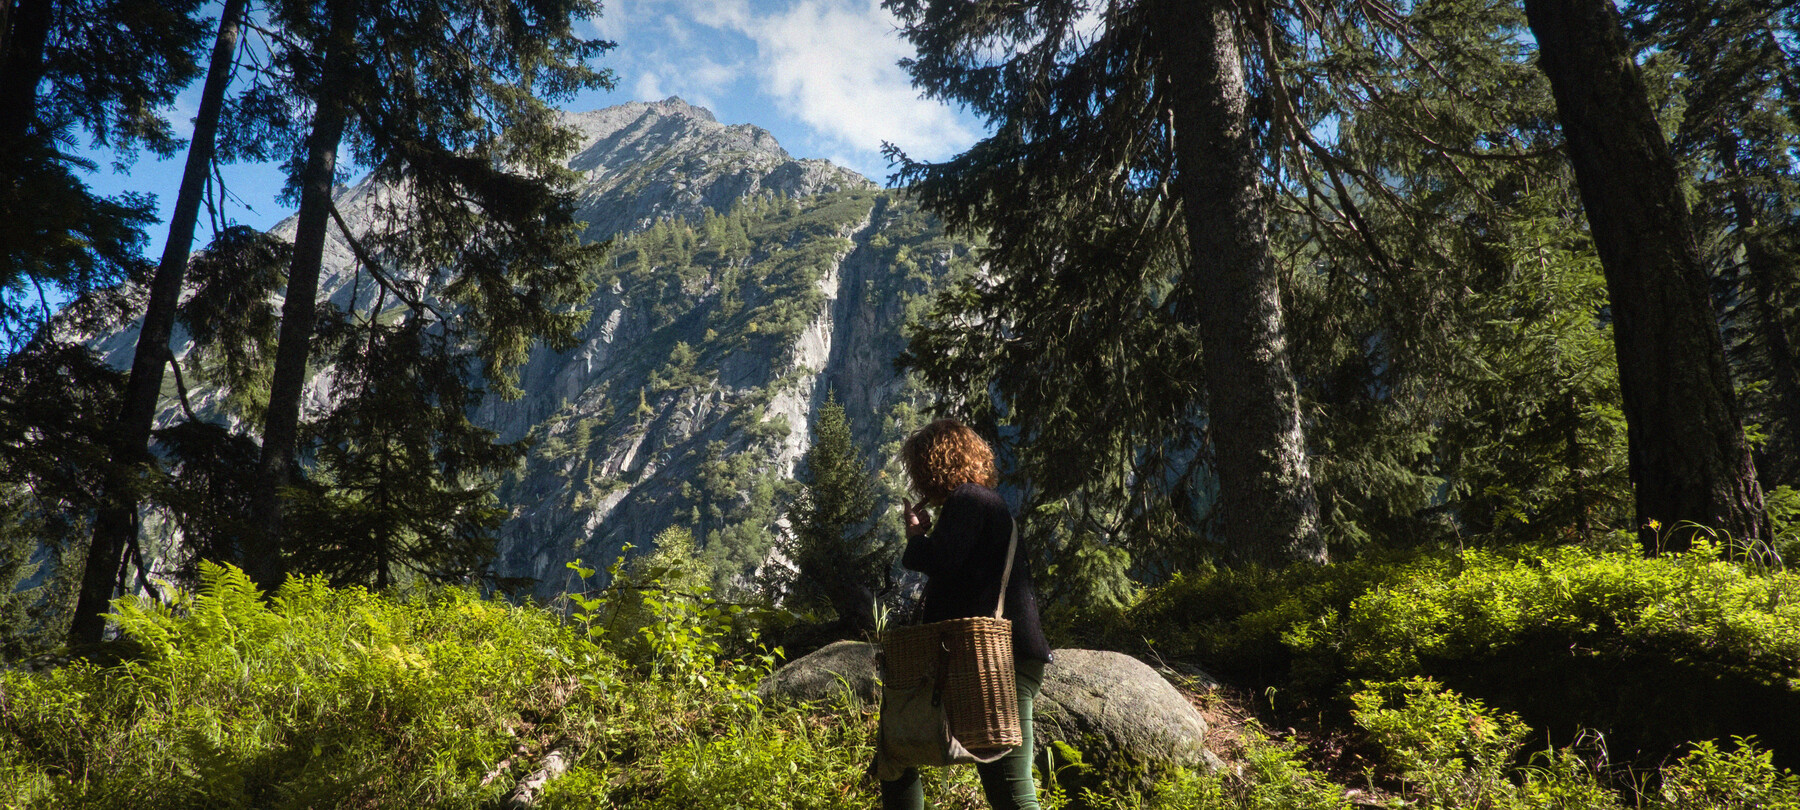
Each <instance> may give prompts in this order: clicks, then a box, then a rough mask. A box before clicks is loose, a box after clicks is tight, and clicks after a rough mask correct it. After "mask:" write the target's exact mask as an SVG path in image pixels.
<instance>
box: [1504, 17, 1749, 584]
mask: <svg viewBox="0 0 1800 810" xmlns="http://www.w3.org/2000/svg"><path fill="white" fill-rule="evenodd" d="M1525 13H1526V15H1527V17H1528V19H1529V20H1530V22H1531V30H1532V33H1533V34H1535V35H1536V37H1537V41H1538V48H1539V59H1538V64H1539V66H1540V67H1541V68H1542V69H1543V71H1544V73H1545V75H1546V76H1548V77H1549V78H1550V85H1551V89H1552V91H1553V92H1554V94H1555V97H1556V108H1557V114H1558V119H1559V120H1560V122H1561V124H1562V131H1563V135H1564V137H1566V138H1567V140H1568V149H1569V159H1570V162H1571V163H1572V164H1573V166H1574V169H1575V179H1576V182H1577V185H1578V186H1579V188H1580V190H1581V202H1582V209H1583V210H1584V211H1585V212H1586V214H1587V220H1588V226H1589V231H1590V233H1591V234H1592V236H1593V239H1594V245H1595V248H1596V250H1597V251H1598V253H1599V254H1600V263H1601V266H1602V267H1603V268H1604V269H1605V272H1606V282H1607V290H1608V298H1609V300H1610V305H1611V307H1610V309H1611V314H1612V320H1613V336H1614V341H1615V346H1616V348H1617V352H1618V362H1619V385H1620V389H1621V391H1622V393H1623V397H1624V407H1625V420H1626V426H1627V431H1628V437H1627V438H1628V453H1629V458H1630V469H1631V479H1632V484H1633V485H1634V486H1635V488H1636V497H1637V521H1638V524H1639V528H1638V537H1639V539H1640V541H1641V543H1642V545H1643V546H1644V549H1645V551H1646V552H1649V553H1657V552H1659V551H1661V550H1664V549H1665V548H1667V549H1669V550H1679V549H1684V548H1686V547H1687V546H1688V545H1689V544H1690V543H1691V542H1692V539H1693V533H1692V532H1691V531H1688V530H1686V529H1685V528H1684V526H1683V521H1692V522H1694V523H1698V524H1703V525H1706V526H1710V527H1714V528H1718V529H1722V530H1724V531H1727V532H1729V533H1731V535H1732V536H1734V537H1736V538H1738V539H1740V540H1745V541H1749V540H1766V539H1767V538H1768V524H1767V521H1766V519H1765V516H1764V513H1763V498H1762V488H1761V486H1760V485H1759V484H1758V483H1757V480H1756V469H1755V466H1754V465H1753V464H1752V462H1751V458H1750V448H1749V445H1748V443H1746V442H1745V440H1744V431H1743V426H1742V423H1741V421H1740V418H1739V415H1738V407H1737V401H1736V395H1735V393H1734V392H1733V389H1732V385H1731V378H1730V373H1729V371H1728V369H1727V368H1726V363H1725V354H1724V349H1723V346H1722V344H1721V342H1720V338H1719V332H1718V327H1717V324H1716V322H1715V320H1714V315H1713V310H1712V307H1711V304H1710V303H1709V301H1708V299H1707V281H1706V272H1705V268H1704V266H1703V264H1702V261H1701V257H1700V248H1699V244H1698V241H1697V239H1696V235H1695V228H1694V223H1693V218H1692V216H1691V215H1690V212H1689V210H1688V203H1687V199H1686V198H1685V197H1684V196H1683V192H1682V188H1681V183H1680V179H1679V176H1678V174H1677V171H1676V166H1675V161H1674V159H1673V158H1672V157H1671V155H1670V153H1669V148H1668V144H1667V143H1666V142H1665V140H1664V138H1663V132H1662V127H1661V125H1660V124H1659V123H1658V122H1657V120H1656V115H1655V113H1654V111H1653V110H1652V109H1651V107H1650V101H1649V96H1648V94H1647V92H1646V91H1645V88H1644V82H1643V79H1642V77H1641V76H1640V74H1639V70H1638V66H1637V64H1636V62H1634V61H1633V60H1632V56H1631V53H1630V51H1629V50H1628V49H1627V48H1626V45H1625V39H1624V34H1623V30H1622V29H1621V27H1620V22H1619V13H1618V9H1617V7H1616V6H1614V5H1613V3H1611V2H1610V1H1609V0H1526V3H1525ZM1653 524H1654V525H1653ZM1656 526H1661V527H1664V529H1665V531H1666V537H1665V536H1664V532H1659V531H1658V529H1657V528H1656Z"/></svg>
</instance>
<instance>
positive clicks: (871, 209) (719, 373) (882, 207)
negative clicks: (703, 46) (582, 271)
mask: <svg viewBox="0 0 1800 810" xmlns="http://www.w3.org/2000/svg"><path fill="white" fill-rule="evenodd" d="M569 122H570V123H571V124H572V125H573V126H574V127H575V128H576V129H578V130H579V131H580V132H581V134H582V140H581V146H580V147H579V149H578V150H577V151H576V152H575V154H574V157H573V158H572V159H571V160H570V165H571V167H572V168H575V169H576V170H578V171H580V172H582V173H583V174H584V176H585V178H586V184H585V186H584V187H583V189H582V191H581V201H582V202H581V213H580V216H581V217H582V218H583V219H584V220H586V221H587V222H588V223H589V225H588V228H587V232H586V235H587V238H590V239H594V240H602V239H614V240H615V242H614V246H613V251H612V255H611V259H610V262H609V266H608V267H607V268H605V269H604V270H603V271H602V272H601V274H600V277H599V278H597V279H595V281H596V291H595V293H594V294H593V296H592V298H591V300H590V301H589V308H590V311H591V319H590V320H589V322H588V323H587V325H586V327H585V328H584V329H583V330H582V331H581V333H580V335H579V343H578V345H576V346H575V347H573V348H572V349H570V350H568V351H563V352H552V351H549V350H547V349H540V350H538V351H536V352H535V353H534V354H533V355H532V357H531V359H530V361H529V362H528V363H527V365H526V366H525V367H524V368H523V369H522V373H521V376H520V381H519V382H520V386H521V388H522V389H523V390H524V391H525V392H526V393H525V395H524V396H523V397H521V398H519V399H516V400H513V401H502V400H500V399H498V398H495V397H490V398H488V400H487V401H486V402H485V403H484V404H483V405H482V406H481V407H480V408H479V410H478V413H477V414H476V416H477V421H478V422H479V423H482V424H485V425H487V426H489V427H491V428H493V429H495V430H497V431H499V432H500V434H501V437H502V438H503V439H504V440H518V439H528V440H530V441H531V442H532V449H531V451H530V453H529V455H528V458H527V460H526V462H525V464H524V465H523V466H522V467H521V468H519V469H518V470H516V471H515V472H514V473H513V474H512V475H511V476H510V478H509V479H508V480H506V481H505V482H504V483H503V485H502V486H501V489H500V496H501V499H502V503H503V505H504V506H506V507H507V508H508V509H509V510H510V515H511V516H510V518H509V519H508V520H507V521H506V523H505V525H504V526H503V527H502V529H501V532H500V542H499V559H498V560H497V562H496V564H495V571H494V573H495V574H497V575H498V576H501V577H509V578H531V579H535V580H537V582H538V584H537V591H538V593H539V594H540V595H544V596H549V595H553V594H555V593H557V592H560V591H561V590H562V589H563V588H564V587H565V586H566V585H567V584H568V582H569V572H568V571H567V570H566V567H565V565H564V564H565V563H566V562H569V561H571V560H574V559H576V558H581V559H584V560H586V561H587V562H588V563H590V564H593V563H596V562H598V563H602V564H604V563H606V562H608V561H610V560H611V559H612V558H613V557H614V556H616V555H617V554H619V553H621V549H623V548H624V547H625V546H626V545H627V544H630V545H632V546H633V547H635V548H636V549H637V550H638V551H639V552H642V551H645V550H648V549H649V547H650V546H651V545H652V538H654V537H656V535H657V534H658V533H659V532H661V531H662V530H663V529H665V528H667V527H670V526H677V525H678V526H683V527H686V528H688V529H689V530H690V531H691V533H692V534H693V536H694V537H695V538H696V539H697V540H698V541H699V544H700V549H699V551H700V556H701V558H702V559H704V560H706V561H708V562H709V563H710V564H711V565H712V566H713V570H714V572H715V579H716V580H717V581H718V582H719V583H721V584H726V583H729V582H731V581H733V580H736V579H739V578H741V577H743V576H745V575H747V574H748V573H749V572H750V571H752V570H753V569H754V568H755V567H756V566H757V565H758V564H760V563H762V562H763V561H764V559H765V558H766V557H767V554H768V551H769V548H770V544H771V542H772V541H773V538H774V532H775V530H776V523H777V521H778V519H779V517H780V508H781V506H782V504H783V502H784V500H785V498H786V497H787V496H788V495H789V494H791V492H792V489H793V485H792V483H791V481H790V479H791V478H792V476H793V474H794V472H795V466H796V462H797V461H798V460H799V458H800V457H801V456H802V455H803V454H804V452H805V450H806V448H807V447H808V444H809V438H810V432H809V426H810V425H811V424H812V422H813V420H814V415H815V414H816V412H817V410H818V407H819V406H820V405H821V404H822V403H823V402H824V401H825V399H826V397H827V396H828V392H835V396H836V397H837V398H838V399H839V401H841V402H842V403H843V404H844V406H845V409H846V412H847V415H848V416H849V418H850V420H851V423H852V425H853V426H854V428H855V430H856V431H857V434H858V436H859V439H860V440H861V441H860V443H861V445H862V447H863V450H864V452H865V453H867V454H869V455H871V456H874V457H877V458H881V459H886V458H888V457H890V456H891V454H892V452H893V450H894V445H895V443H896V442H897V441H898V440H899V439H900V438H901V437H903V436H904V435H905V432H906V431H908V430H910V429H911V428H912V427H913V426H914V425H915V424H916V422H917V417H916V416H915V414H916V405H917V404H918V403H917V402H916V398H917V394H916V392H914V391H913V390H912V389H911V388H909V386H908V383H907V381H906V380H904V379H902V378H901V377H900V376H899V375H898V374H897V373H896V371H895V370H894V367H893V359H894V357H895V356H896V355H897V354H898V353H899V352H900V350H901V349H902V348H903V346H904V338H903V336H902V333H901V326H902V324H903V323H904V322H905V321H906V318H907V317H908V314H909V312H911V311H913V310H916V309H917V308H918V307H920V306H922V302H923V299H924V296H926V295H927V294H928V293H929V291H930V290H931V289H932V288H933V287H934V286H936V285H937V284H938V283H939V281H940V280H941V279H943V278H944V277H945V275H946V274H947V273H949V272H951V271H952V270H953V269H955V268H957V267H959V266H961V265H962V264H964V263H966V262H967V258H966V256H967V253H968V250H967V247H966V246H964V245H961V244H958V243H955V242H952V241H950V240H947V239H945V238H944V237H943V236H942V234H941V232H940V231H939V229H938V228H937V227H936V225H935V224H934V223H932V222H930V221H929V220H928V219H927V218H926V217H924V216H923V215H921V214H920V213H919V212H918V211H917V210H916V209H915V208H914V207H912V205H911V204H910V203H908V202H906V201H904V200H901V199H898V198H897V197H896V195H895V194H894V193H892V192H889V191H886V190H883V189H881V188H879V187H878V186H876V185H875V184H873V183H871V182H869V181H868V180H867V179H865V178H863V177H861V176H860V175H857V174H855V173H854V172H851V171H849V170H847V169H843V168H840V167H838V166H835V165H832V164H830V163H828V162H826V161H821V160H796V159H794V158H792V157H791V156H789V155H788V154H787V152H785V151H784V150H782V148H781V147H780V146H779V145H778V144H777V143H776V142H775V140H774V138H773V137H771V136H770V135H769V134H768V133H767V132H765V131H763V130H761V129H759V128H756V127H753V126H748V125H739V126H724V125H722V124H720V123H718V122H717V121H716V120H715V119H714V118H713V116H712V114H711V113H709V112H707V111H706V110H704V109H700V108H697V107H693V106H691V105H689V104H687V103H685V102H683V101H681V100H680V99H676V98H670V99H666V100H664V101H661V102H655V103H640V102H634V103H630V104H624V105H620V106H617V107H612V108H608V109H604V110H599V111H595V112H588V113H571V114H569ZM386 193H387V191H386V190H385V189H383V188H380V187H378V186H376V185H374V184H372V183H369V182H368V181H364V182H363V183H361V184H358V185H356V186H353V187H350V188H347V189H345V190H343V191H342V192H340V195H339V198H338V199H339V207H340V208H341V209H342V210H344V212H345V216H346V219H347V220H348V221H349V222H350V224H351V225H352V227H353V228H360V227H363V226H365V225H368V224H370V223H371V222H372V219H373V218H374V217H375V216H377V213H376V211H377V209H378V207H379V203H380V202H381V200H382V199H383V197H384V194H386ZM275 232H276V233H277V234H278V235H283V236H291V234H292V232H293V223H292V221H291V220H290V221H289V222H286V223H283V224H282V225H280V226H278V227H277V228H276V229H275ZM338 238H339V235H338V234H337V233H335V232H334V233H333V238H332V242H331V243H330V244H328V245H327V250H326V265H327V266H326V276H325V278H324V279H323V281H322V284H321V289H322V292H321V295H322V296H329V297H331V298H332V299H333V300H335V301H337V302H338V303H339V304H340V305H342V304H348V303H349V298H350V297H351V296H355V295H359V294H366V293H367V286H368V285H366V284H365V285H362V292H361V293H359V292H358V289H359V288H358V287H357V285H356V284H355V283H354V282H355V274H354V262H353V258H352V256H351V254H350V251H349V249H348V247H347V245H345V244H343V243H341V242H339V241H337V240H338ZM98 345H100V346H101V347H102V349H103V350H110V351H111V353H113V354H117V355H118V356H119V358H120V359H123V360H124V361H125V362H127V363H128V362H129V352H130V341H129V340H128V339H126V336H125V335H119V336H114V337H112V338H109V339H103V340H101V341H98ZM120 347H122V349H121V348H120ZM326 376H328V375H320V379H321V382H320V383H319V384H318V385H316V386H315V387H314V389H313V390H312V391H310V392H309V403H310V404H311V409H312V410H313V411H314V412H315V413H316V412H318V411H319V410H321V409H322V408H323V407H325V406H326V405H328V403H329V401H330V398H331V392H330V390H329V389H328V388H327V387H326V386H325V384H324V383H323V382H322V380H323V378H324V377H326ZM170 411H171V412H170V413H169V414H168V416H169V418H171V419H172V418H174V417H175V414H176V412H177V411H176V409H175V408H173V407H171V409H170ZM896 469H897V468H896ZM895 491H896V492H897V490H895ZM890 530H897V525H896V526H894V527H890ZM596 567H603V565H601V566H596Z"/></svg>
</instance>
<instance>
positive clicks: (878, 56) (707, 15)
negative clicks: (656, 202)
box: [602, 0, 979, 171]
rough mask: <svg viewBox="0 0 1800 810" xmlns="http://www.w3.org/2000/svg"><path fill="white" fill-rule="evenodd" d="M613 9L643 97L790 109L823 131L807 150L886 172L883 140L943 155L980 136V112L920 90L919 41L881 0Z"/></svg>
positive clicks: (740, 1) (694, 2) (631, 0)
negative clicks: (909, 61) (914, 47)
mask: <svg viewBox="0 0 1800 810" xmlns="http://www.w3.org/2000/svg"><path fill="white" fill-rule="evenodd" d="M607 14H608V15H609V16H613V17H617V18H618V19H617V20H616V24H617V25H616V27H614V26H613V25H610V24H609V25H603V27H602V30H604V31H605V32H606V34H607V35H608V36H611V37H615V38H617V39H618V42H619V49H618V50H617V51H615V52H614V54H613V56H614V57H617V60H616V61H614V63H613V65H612V66H613V67H614V68H615V69H616V70H618V71H619V73H620V76H621V78H622V79H623V80H624V81H625V82H626V83H627V86H629V87H631V88H632V91H633V92H634V94H635V97H636V98H639V99H644V100H657V99H661V98H664V97H666V96H668V95H671V94H673V95H679V96H681V97H683V98H685V99H687V100H688V101H690V102H693V103H696V104H701V105H702V106H708V107H712V108H713V110H714V112H715V113H717V112H721V111H720V110H719V108H718V107H717V106H715V105H713V104H712V103H710V101H709V99H720V100H725V101H727V102H729V103H731V105H732V106H733V107H734V108H735V109H736V111H737V113H738V115H737V116H733V117H740V118H741V117H744V115H743V114H744V113H745V112H746V111H748V120H749V123H753V124H759V125H763V126H773V125H775V124H776V123H777V121H776V120H773V119H774V118H775V117H776V116H779V117H781V118H785V119H788V120H790V121H792V122H795V123H797V124H799V125H801V127H802V129H803V131H804V132H806V133H807V137H806V140H810V141H811V143H789V144H787V146H788V147H789V148H790V149H798V150H800V153H801V154H805V153H809V152H810V153H812V154H818V153H831V154H834V155H844V156H846V158H847V159H840V160H838V161H837V162H839V163H843V164H844V165H849V166H852V167H854V168H859V169H861V170H863V171H869V170H877V171H879V169H880V167H881V166H882V165H883V161H882V160H881V159H880V157H879V152H880V149H881V143H882V142H883V141H892V142H893V143H896V144H898V145H899V146H900V147H901V148H902V149H905V150H906V151H907V152H908V154H911V155H913V156H915V157H918V158H923V159H941V158H944V157H948V156H949V155H951V154H953V153H954V152H956V151H959V150H961V149H964V148H966V147H967V146H968V145H969V144H971V143H973V142H974V140H975V139H976V138H977V137H978V136H979V131H978V127H979V124H978V123H976V122H975V121H974V120H973V119H972V118H971V117H969V116H967V115H961V114H958V113H957V112H956V111H954V110H952V109H951V108H949V107H946V106H944V105H942V104H939V103H937V102H933V101H926V100H923V99H921V98H919V94H918V92H917V91H916V90H914V89H913V88H912V86H911V83H910V80H909V79H908V78H907V76H906V74H905V73H904V72H903V71H901V70H900V67H899V66H898V65H897V64H896V63H897V62H898V61H899V60H900V59H902V58H905V57H907V56H910V55H912V51H911V47H910V46H909V45H908V44H907V43H905V42H904V41H903V40H901V39H900V37H899V34H898V32H897V25H896V23H895V21H894V19H893V17H892V16H891V15H889V14H888V13H887V12H886V11H884V10H882V8H881V5H880V2H879V0H615V2H612V3H609V4H608V6H607ZM627 30H629V35H628V36H627V34H626V33H625V32H626V31H627ZM614 103H616V102H614ZM757 108H763V109H767V110H772V112H773V113H774V115H770V114H768V113H757V112H756V111H755V110H756V109H757ZM759 119H761V120H759ZM726 120H731V118H727V119H726ZM784 140H785V138H784Z"/></svg>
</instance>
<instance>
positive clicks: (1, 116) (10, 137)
mask: <svg viewBox="0 0 1800 810" xmlns="http://www.w3.org/2000/svg"><path fill="white" fill-rule="evenodd" d="M201 5H202V4H201V3H200V2H199V0H172V1H171V2H148V0H4V2H0V337H4V339H5V341H6V344H7V349H8V350H12V349H17V348H18V347H19V346H21V345H22V344H23V343H24V342H26V341H28V340H30V339H31V338H32V337H33V336H34V335H35V334H36V332H37V329H38V328H39V327H40V326H42V324H43V323H44V322H45V321H46V320H47V319H48V317H49V316H50V314H51V313H50V312H49V303H48V302H49V298H50V296H52V295H61V296H64V297H74V296H78V295H80V294H82V293H84V292H87V291H89V290H94V289H101V288H105V287H109V286H112V285H115V284H117V283H119V282H121V281H123V280H125V279H126V278H127V277H130V276H133V275H136V274H141V272H142V269H143V258H142V256H141V250H142V245H143V234H142V233H141V230H140V229H141V228H143V227H144V226H146V225H148V224H149V223H150V222H151V221H152V220H153V214H152V211H153V210H154V206H152V205H151V204H150V201H149V200H148V199H146V198H145V197H143V196H142V195H135V194H126V195H121V196H119V197H116V198H100V197H97V196H95V195H94V194H93V193H92V192H91V191H90V190H89V189H88V187H87V185H86V183H84V182H83V181H82V180H81V179H80V178H79V176H78V175H77V174H76V171H75V170H76V169H80V168H92V165H91V164H90V163H88V162H87V161H85V160H84V159H82V158H79V157H76V156H74V155H71V154H69V153H68V152H67V151H66V150H67V144H68V143H69V142H70V141H72V140H73V139H75V138H77V137H80V136H83V135H86V136H87V137H89V138H90V139H91V141H92V142H93V143H94V144H95V145H96V146H100V147H105V148H111V149H114V150H115V151H116V152H117V153H118V154H119V155H120V156H121V160H129V159H131V157H132V156H133V154H134V153H135V150H136V149H137V148H139V147H146V148H149V149H150V150H151V151H152V152H155V153H157V154H160V155H167V154H171V153H173V152H174V150H176V149H177V148H179V146H180V142H179V141H178V139H177V138H176V137H175V135H174V133H173V131H172V130H171V128H170V126H169V123H168V121H167V120H166V119H165V118H164V117H163V115H162V111H163V110H165V109H167V108H168V106H169V105H170V104H171V103H172V102H173V101H174V99H175V96H176V94H177V93H179V92H180V91H181V89H182V88H183V87H185V86H186V85H187V84H188V82H189V80H190V79H191V78H192V77H193V76H194V75H195V73H196V71H197V66H196V60H195V57H196V55H197V54H196V51H197V49H198V45H199V42H200V40H201V38H202V36H203V35H204V31H205V25H204V24H203V20H202V18H201V17H200V15H199V9H200V7H201Z"/></svg>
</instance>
